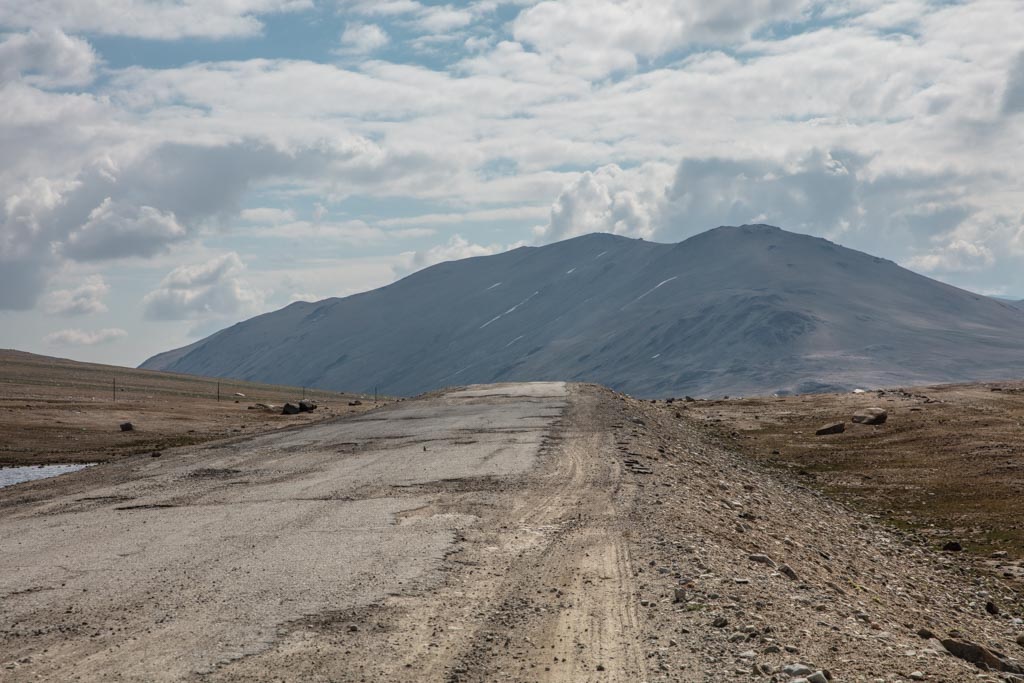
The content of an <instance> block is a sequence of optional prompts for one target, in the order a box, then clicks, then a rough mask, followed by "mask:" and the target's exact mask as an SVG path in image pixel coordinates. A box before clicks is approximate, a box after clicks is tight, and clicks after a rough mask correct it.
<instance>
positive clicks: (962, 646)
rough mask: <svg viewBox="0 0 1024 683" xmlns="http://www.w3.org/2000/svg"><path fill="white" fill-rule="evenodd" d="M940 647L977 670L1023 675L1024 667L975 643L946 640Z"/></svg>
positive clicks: (999, 653) (1000, 653)
mask: <svg viewBox="0 0 1024 683" xmlns="http://www.w3.org/2000/svg"><path fill="white" fill-rule="evenodd" d="M942 646H943V647H944V648H946V649H947V650H948V651H949V653H950V654H951V655H953V656H954V657H959V658H960V659H962V660H964V661H966V662H970V663H971V664H973V665H975V666H976V667H978V668H979V669H987V670H989V671H1005V672H1008V673H1013V674H1022V673H1024V665H1022V664H1020V663H1019V662H1015V661H1012V660H1010V659H1007V657H1006V655H1004V654H1003V653H1002V652H995V651H993V650H990V649H988V648H987V647H984V646H982V645H978V644H977V643H972V642H970V641H967V640H955V639H953V638H946V639H945V640H943V641H942Z"/></svg>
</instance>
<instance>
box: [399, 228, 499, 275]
mask: <svg viewBox="0 0 1024 683" xmlns="http://www.w3.org/2000/svg"><path fill="white" fill-rule="evenodd" d="M505 250H506V247H503V246H501V245H500V244H491V245H482V244H474V243H472V242H470V241H469V240H467V239H466V238H464V237H463V236H462V235H452V236H451V238H449V240H448V242H447V243H445V244H438V245H435V246H433V247H430V248H429V249H426V250H423V251H410V252H405V253H403V254H402V255H401V256H400V259H401V261H400V263H399V264H398V265H396V266H395V269H394V270H395V274H396V276H404V275H408V274H409V273H412V272H415V271H417V270H421V269H423V268H426V267H427V266H432V265H435V264H437V263H443V262H444V261H457V260H458V259H464V258H470V257H473V256H490V255H491V254H497V253H498V252H501V251H505Z"/></svg>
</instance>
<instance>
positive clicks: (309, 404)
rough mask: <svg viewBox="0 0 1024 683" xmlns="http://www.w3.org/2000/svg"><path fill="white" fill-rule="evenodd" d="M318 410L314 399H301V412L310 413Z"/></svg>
mask: <svg viewBox="0 0 1024 683" xmlns="http://www.w3.org/2000/svg"><path fill="white" fill-rule="evenodd" d="M314 410H316V403H314V402H313V401H307V400H305V399H303V400H301V401H299V412H301V413H310V412H313V411H314Z"/></svg>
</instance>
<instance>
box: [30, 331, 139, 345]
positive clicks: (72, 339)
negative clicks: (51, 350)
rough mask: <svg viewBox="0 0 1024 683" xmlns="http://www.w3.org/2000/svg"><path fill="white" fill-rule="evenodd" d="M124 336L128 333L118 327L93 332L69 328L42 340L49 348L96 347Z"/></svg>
mask: <svg viewBox="0 0 1024 683" xmlns="http://www.w3.org/2000/svg"><path fill="white" fill-rule="evenodd" d="M126 336H128V333H127V332H125V331H124V330H122V329H120V328H118V327H110V328H106V329H102V330H95V331H88V330H80V329H77V328H71V329H66V330H59V331H57V332H53V333H51V334H48V335H46V336H45V337H44V338H43V342H44V343H46V344H48V345H50V346H96V345H97V344H107V343H109V342H112V341H115V340H117V339H122V338H124V337H126Z"/></svg>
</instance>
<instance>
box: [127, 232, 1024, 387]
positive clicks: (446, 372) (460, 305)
mask: <svg viewBox="0 0 1024 683" xmlns="http://www.w3.org/2000/svg"><path fill="white" fill-rule="evenodd" d="M1022 339H1024V311H1021V310H1020V309H1017V308H1014V307H1013V306H1010V305H1009V304H1003V303H1001V302H997V301H995V300H992V299H989V298H987V297H983V296H979V295H975V294H972V293H970V292H966V291H963V290H960V289H957V288H955V287H951V286H949V285H945V284H942V283H940V282H937V281H935V280H931V279H929V278H926V277H923V276H920V275H917V274H915V273H912V272H910V271H908V270H905V269H903V268H900V267H899V266H897V265H895V264H894V263H892V262H890V261H886V260H884V259H880V258H876V257H873V256H870V255H868V254H864V253H861V252H857V251H853V250H850V249H846V248H844V247H840V246H838V245H835V244H833V243H831V242H829V241H827V240H823V239H818V238H813V237H808V236H805V235H797V234H794V233H789V232H786V231H783V230H780V229H779V228H774V227H770V226H762V225H757V226H741V227H723V228H717V229H715V230H711V231H708V232H706V233H703V234H700V235H697V236H695V237H692V238H690V239H688V240H686V241H685V242H681V243H679V244H655V243H650V242H645V241H642V240H632V239H627V238H624V237H618V236H614V235H609V234H592V235H585V236H583V237H578V238H575V239H570V240H566V241H564V242H559V243H556V244H551V245H547V246H544V247H523V248H519V249H515V250H513V251H509V252H506V253H504V254H498V255H496V256H486V257H478V258H471V259H465V260H461V261H453V262H448V263H442V264H439V265H436V266H433V267H430V268H427V269H425V270H422V271H420V272H418V273H414V274H413V275H410V276H409V277H406V278H404V279H402V280H400V281H398V282H395V283H393V284H391V285H388V286H387V287H382V288H380V289H377V290H374V291H371V292H365V293H362V294H357V295H354V296H350V297H346V298H344V299H326V300H324V301H320V302H316V303H304V302H300V303H294V304H292V305H290V306H287V307H285V308H283V309H281V310H279V311H275V312H273V313H267V314H265V315H261V316H258V317H256V318H253V319H251V320H247V321H245V322H242V323H239V324H237V325H234V326H232V327H230V328H228V329H225V330H222V331H221V332H218V333H216V334H214V335H212V336H210V337H208V338H207V339H204V340H202V341H200V342H196V343H195V344H192V345H190V346H188V347H185V348H184V349H178V350H176V351H170V352H168V353H165V354H161V355H158V356H154V357H153V358H151V359H149V360H148V361H146V362H145V363H144V364H143V365H142V367H144V368H150V369H163V370H172V371H175V372H187V373H199V374H204V375H214V376H225V377H237V378H240V379H253V380H257V379H258V380H260V381H265V382H277V383H288V384H293V385H294V384H304V385H308V386H317V387H323V388H339V389H340V388H344V389H346V390H362V391H366V390H372V389H373V388H374V387H379V389H380V391H382V392H384V393H389V394H415V393H419V392H422V391H427V390H431V389H435V388H438V387H441V386H445V385H453V384H469V383H476V382H495V381H506V380H541V379H565V380H579V381H593V382H600V383H602V384H606V385H609V386H611V387H614V388H617V389H621V390H624V391H628V392H631V393H634V394H638V395H646V396H655V395H670V394H676V395H678V394H683V393H691V394H704V395H707V394H719V393H734V394H735V393H745V394H746V393H771V392H778V391H815V390H825V389H829V388H849V387H854V386H880V385H893V384H901V383H907V384H911V383H927V382H938V381H958V380H968V379H986V378H996V377H1005V376H1019V375H1024V346H1022V343H1021V340H1022Z"/></svg>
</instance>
